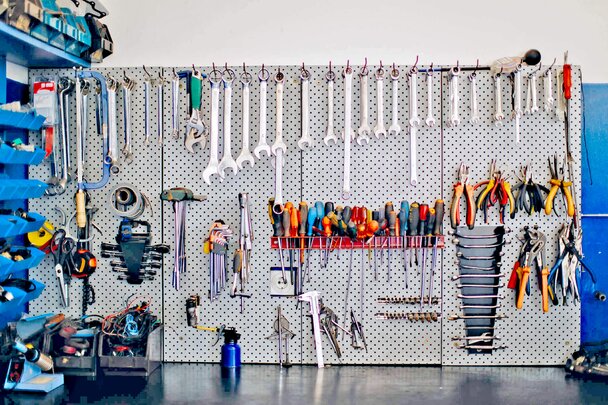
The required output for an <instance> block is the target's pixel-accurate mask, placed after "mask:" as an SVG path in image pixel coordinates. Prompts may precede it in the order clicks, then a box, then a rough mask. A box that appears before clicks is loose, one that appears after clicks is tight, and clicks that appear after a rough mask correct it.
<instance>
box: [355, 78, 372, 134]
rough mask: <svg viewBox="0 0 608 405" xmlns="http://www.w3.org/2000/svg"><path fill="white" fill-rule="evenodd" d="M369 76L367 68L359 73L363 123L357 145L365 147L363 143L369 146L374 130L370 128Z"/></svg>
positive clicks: (360, 126)
mask: <svg viewBox="0 0 608 405" xmlns="http://www.w3.org/2000/svg"><path fill="white" fill-rule="evenodd" d="M368 76H369V70H368V69H367V67H363V69H361V72H359V93H360V94H359V100H360V102H361V106H360V112H359V114H360V117H361V123H360V124H359V129H358V130H357V135H358V137H357V144H359V145H361V146H363V143H364V142H365V144H368V143H369V141H370V137H369V136H370V134H371V133H372V129H371V128H370V126H369V110H368V109H369V105H368V96H369V94H368V90H367V78H368Z"/></svg>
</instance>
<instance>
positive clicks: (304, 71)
mask: <svg viewBox="0 0 608 405" xmlns="http://www.w3.org/2000/svg"><path fill="white" fill-rule="evenodd" d="M300 71H301V73H300V78H301V79H304V80H306V79H308V78H309V77H310V72H309V71H308V70H307V69H306V67H305V66H304V62H302V68H301V69H300Z"/></svg>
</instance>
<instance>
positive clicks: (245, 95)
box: [236, 71, 255, 257]
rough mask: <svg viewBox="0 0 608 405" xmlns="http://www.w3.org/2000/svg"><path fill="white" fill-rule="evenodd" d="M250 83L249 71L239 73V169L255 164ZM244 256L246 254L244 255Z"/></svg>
mask: <svg viewBox="0 0 608 405" xmlns="http://www.w3.org/2000/svg"><path fill="white" fill-rule="evenodd" d="M250 83H251V73H248V72H246V71H243V73H241V84H242V88H241V95H242V101H243V116H242V122H243V142H242V145H243V147H242V149H241V154H240V155H239V157H237V158H236V164H237V166H238V167H239V169H241V170H243V163H245V162H249V165H250V166H251V167H253V165H255V158H254V157H253V155H252V154H251V152H250V151H249V84H250ZM244 257H246V255H245V256H244Z"/></svg>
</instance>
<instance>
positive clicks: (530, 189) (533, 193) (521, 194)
mask: <svg viewBox="0 0 608 405" xmlns="http://www.w3.org/2000/svg"><path fill="white" fill-rule="evenodd" d="M517 177H518V178H519V180H520V181H521V183H520V184H519V185H517V187H515V210H514V211H513V212H512V213H511V218H515V213H517V212H518V211H524V210H525V211H526V212H527V213H528V215H532V214H534V213H540V212H541V211H542V210H543V209H544V208H545V203H544V198H543V194H542V193H543V192H544V193H545V194H549V189H548V188H547V187H545V186H542V185H540V184H536V183H535V182H534V180H533V177H532V168H531V167H530V166H529V165H526V166H524V167H522V168H521V169H520V176H517ZM556 214H557V212H556Z"/></svg>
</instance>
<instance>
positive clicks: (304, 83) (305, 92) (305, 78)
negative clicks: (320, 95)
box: [298, 67, 314, 150]
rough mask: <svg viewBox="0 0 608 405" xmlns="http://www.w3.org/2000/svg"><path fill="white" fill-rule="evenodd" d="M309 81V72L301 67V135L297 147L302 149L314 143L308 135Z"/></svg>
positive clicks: (310, 146)
mask: <svg viewBox="0 0 608 405" xmlns="http://www.w3.org/2000/svg"><path fill="white" fill-rule="evenodd" d="M309 83H310V72H309V71H308V70H307V69H305V68H304V67H302V72H301V73H300V88H301V91H302V100H301V102H302V137H301V138H300V140H299V141H298V147H299V148H300V149H302V150H304V149H306V148H312V147H313V145H314V142H313V140H312V137H311V136H310V125H309V123H310V116H309V113H308V103H309Z"/></svg>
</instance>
